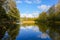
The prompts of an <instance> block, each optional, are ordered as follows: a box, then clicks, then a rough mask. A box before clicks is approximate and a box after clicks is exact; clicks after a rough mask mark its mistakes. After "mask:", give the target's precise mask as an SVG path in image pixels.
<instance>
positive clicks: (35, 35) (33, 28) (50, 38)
mask: <svg viewBox="0 0 60 40" xmlns="http://www.w3.org/2000/svg"><path fill="white" fill-rule="evenodd" d="M18 26H19V25H17V24H14V25H13V26H12V27H9V28H7V27H0V40H60V26H59V25H44V24H40V25H27V24H26V25H21V26H19V27H18Z"/></svg>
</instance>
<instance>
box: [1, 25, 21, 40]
mask: <svg viewBox="0 0 60 40" xmlns="http://www.w3.org/2000/svg"><path fill="white" fill-rule="evenodd" d="M19 27H20V26H19V24H14V25H13V27H12V26H11V27H9V28H7V27H3V26H2V27H0V40H15V39H16V36H17V35H18V33H19Z"/></svg>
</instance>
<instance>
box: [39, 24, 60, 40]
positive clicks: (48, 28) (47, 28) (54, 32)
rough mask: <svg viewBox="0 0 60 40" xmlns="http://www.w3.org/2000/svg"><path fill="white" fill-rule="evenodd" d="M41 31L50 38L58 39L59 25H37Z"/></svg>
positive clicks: (59, 38)
mask: <svg viewBox="0 0 60 40" xmlns="http://www.w3.org/2000/svg"><path fill="white" fill-rule="evenodd" d="M38 27H39V29H40V30H41V31H42V32H43V33H47V34H48V35H49V36H50V38H51V39H52V40H60V26H59V25H57V24H54V25H38Z"/></svg>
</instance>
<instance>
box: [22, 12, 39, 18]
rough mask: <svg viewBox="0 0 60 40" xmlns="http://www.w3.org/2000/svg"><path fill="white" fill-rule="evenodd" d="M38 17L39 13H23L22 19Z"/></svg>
mask: <svg viewBox="0 0 60 40" xmlns="http://www.w3.org/2000/svg"><path fill="white" fill-rule="evenodd" d="M38 15H39V12H38V11H35V12H32V13H22V14H21V17H28V18H34V17H38Z"/></svg>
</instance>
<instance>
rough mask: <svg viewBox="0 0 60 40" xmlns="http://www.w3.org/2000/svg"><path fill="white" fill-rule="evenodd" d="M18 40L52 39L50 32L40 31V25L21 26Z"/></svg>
mask: <svg viewBox="0 0 60 40" xmlns="http://www.w3.org/2000/svg"><path fill="white" fill-rule="evenodd" d="M16 40H51V39H50V37H49V36H48V34H46V33H42V32H41V31H39V28H38V26H25V27H24V26H21V27H20V31H19V34H18V36H17V37H16Z"/></svg>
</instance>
